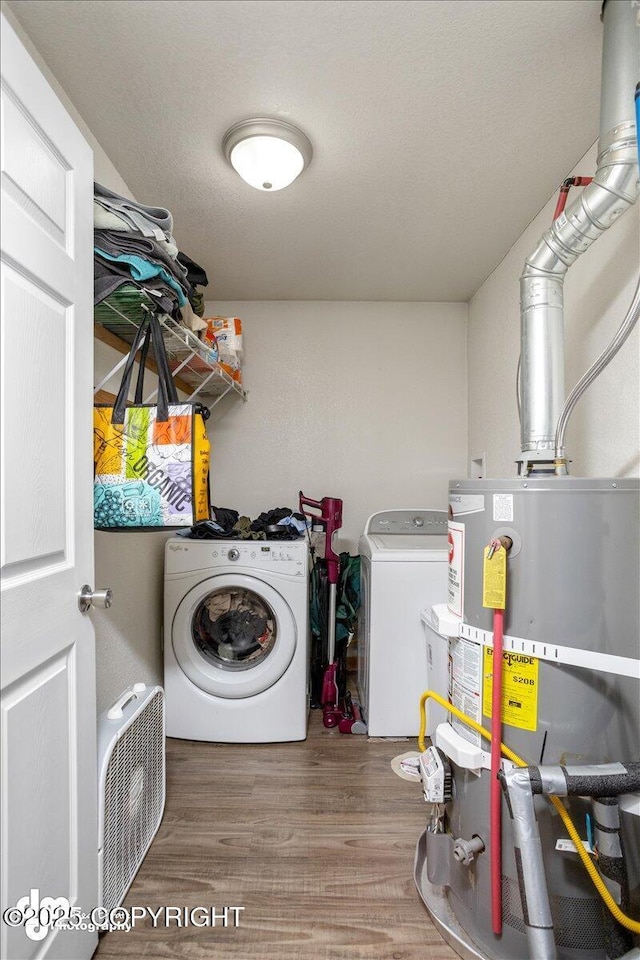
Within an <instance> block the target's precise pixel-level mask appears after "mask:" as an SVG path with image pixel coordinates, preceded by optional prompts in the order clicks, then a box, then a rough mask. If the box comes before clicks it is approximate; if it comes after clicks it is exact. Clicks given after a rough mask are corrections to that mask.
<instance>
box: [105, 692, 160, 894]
mask: <svg viewBox="0 0 640 960" xmlns="http://www.w3.org/2000/svg"><path fill="white" fill-rule="evenodd" d="M164 756H165V754H164V694H163V692H162V691H161V690H159V691H158V692H157V693H156V694H154V696H153V697H151V698H150V699H149V701H148V702H147V704H146V705H145V706H144V709H142V710H141V711H140V712H139V713H138V715H137V716H136V717H135V719H134V720H133V722H132V723H131V724H130V726H129V727H128V728H127V730H126V731H125V732H124V734H123V735H122V736H121V737H120V739H119V740H118V741H117V742H116V744H115V747H114V749H113V752H112V754H111V756H110V758H109V765H108V767H107V773H106V780H105V792H104V860H103V887H102V891H103V892H102V905H103V906H104V907H106V908H107V909H108V910H111V909H112V908H113V907H116V906H118V905H119V904H121V903H122V901H123V899H124V896H125V894H126V892H127V890H128V889H129V887H130V885H131V882H132V880H133V878H134V877H135V875H136V872H137V870H138V868H139V866H140V864H141V863H142V860H143V858H144V855H145V853H146V852H147V850H148V848H149V844H150V843H151V841H152V839H153V837H154V836H155V833H156V831H157V829H158V827H159V825H160V821H161V819H162V811H163V809H164V784H165V763H164Z"/></svg>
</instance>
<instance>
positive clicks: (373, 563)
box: [358, 510, 448, 737]
mask: <svg viewBox="0 0 640 960" xmlns="http://www.w3.org/2000/svg"><path fill="white" fill-rule="evenodd" d="M447 520H448V517H447V513H446V512H445V511H443V510H384V511H382V512H380V513H374V514H373V515H372V516H371V517H369V519H368V520H367V523H366V526H365V531H364V534H363V535H362V537H361V538H360V542H359V553H360V558H361V563H360V586H361V598H360V604H361V605H360V621H359V625H358V692H359V695H360V703H361V707H362V712H363V714H364V719H365V721H366V723H367V730H368V732H369V735H370V736H372V737H413V736H417V734H418V730H419V726H420V712H419V699H420V694H421V693H423V691H424V690H425V689H426V686H427V679H428V660H427V642H426V637H425V631H424V626H423V623H422V620H421V616H420V615H421V612H422V611H423V610H424V608H425V607H430V606H431V605H433V604H435V603H438V602H439V601H440V600H442V597H443V596H446V590H447V571H448V551H447Z"/></svg>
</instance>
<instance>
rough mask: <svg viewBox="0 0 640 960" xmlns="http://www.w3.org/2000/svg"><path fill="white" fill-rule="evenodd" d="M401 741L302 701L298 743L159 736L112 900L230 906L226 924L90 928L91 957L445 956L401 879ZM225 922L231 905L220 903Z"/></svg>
mask: <svg viewBox="0 0 640 960" xmlns="http://www.w3.org/2000/svg"><path fill="white" fill-rule="evenodd" d="M413 748H414V742H411V741H407V742H392V741H384V740H375V741H371V742H369V741H368V740H367V738H366V737H357V736H342V735H341V734H339V733H338V732H337V731H333V730H331V731H328V730H325V729H324V728H323V726H322V716H321V714H320V712H319V711H312V713H311V722H310V730H309V736H308V738H307V740H306V741H305V742H303V743H291V744H263V745H256V746H253V745H238V746H233V745H225V744H209V743H197V742H193V741H182V740H168V741H167V803H166V810H165V815H164V820H163V822H162V825H161V827H160V829H159V831H158V834H157V836H156V838H155V840H154V842H153V844H152V845H151V848H150V850H149V853H148V854H147V857H146V859H145V861H144V863H143V865H142V867H141V869H140V872H139V873H138V876H137V877H136V879H135V881H134V883H133V885H132V887H131V890H130V891H129V894H128V896H127V898H126V900H125V904H124V905H125V906H127V907H133V906H149V907H152V908H158V907H163V906H177V907H188V908H192V907H206V908H211V907H212V906H215V907H216V911H217V912H218V914H220V913H221V912H222V911H223V908H224V907H225V906H230V907H232V906H242V907H244V910H243V911H241V912H240V913H239V914H238V915H239V918H240V919H239V926H238V927H236V928H234V927H233V926H231V925H229V926H227V927H226V928H224V927H223V926H216V927H215V928H212V927H195V926H187V927H178V926H176V925H175V924H174V925H171V926H169V927H165V926H158V927H157V928H156V929H154V928H153V927H152V925H151V921H150V920H149V919H148V918H145V920H144V922H143V923H142V924H141V925H136V926H135V928H134V929H132V930H130V931H129V932H125V931H122V932H121V931H114V932H112V933H108V934H104V935H103V936H102V938H101V941H100V945H99V947H98V951H97V953H96V954H95V956H96V957H97V958H99V960H121V958H124V957H148V958H152V960H165V958H166V960H174V958H185V960H201V958H208V957H219V958H224V960H227V958H229V960H234V958H237V960H247V958H249V957H250V958H251V960H280V958H283V957H286V958H291V960H456V957H457V955H456V954H455V953H454V952H453V951H452V950H451V948H450V947H448V946H447V944H446V943H445V942H444V941H443V940H442V938H441V936H440V934H439V933H438V932H437V931H436V930H435V928H434V927H433V925H432V923H431V921H430V919H429V915H428V913H427V911H426V910H425V908H424V906H423V904H422V901H421V900H420V898H419V896H418V894H417V892H416V889H415V887H414V883H413V853H414V848H415V844H416V840H417V838H418V835H419V833H420V832H421V830H422V829H423V827H424V819H425V812H426V811H425V805H424V803H423V800H422V794H421V790H420V785H419V784H418V783H412V782H408V781H406V780H401V779H400V778H399V777H397V776H396V775H395V774H394V773H393V771H392V770H391V766H390V761H391V759H392V758H393V757H395V756H397V755H398V754H400V753H404V752H405V751H406V750H410V749H413ZM228 916H229V923H230V924H231V922H232V917H233V914H232V913H230V914H228Z"/></svg>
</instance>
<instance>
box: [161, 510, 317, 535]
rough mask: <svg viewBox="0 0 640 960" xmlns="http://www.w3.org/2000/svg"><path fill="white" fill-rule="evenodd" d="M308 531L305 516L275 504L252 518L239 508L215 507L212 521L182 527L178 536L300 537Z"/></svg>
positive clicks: (212, 511) (202, 521) (212, 512)
mask: <svg viewBox="0 0 640 960" xmlns="http://www.w3.org/2000/svg"><path fill="white" fill-rule="evenodd" d="M306 530H307V520H306V519H305V517H304V516H303V515H302V514H301V513H295V512H294V511H293V510H292V509H291V508H290V507H275V508H274V509H273V510H267V511H266V512H264V513H261V514H260V516H259V517H257V518H256V519H255V520H251V518H250V517H241V516H240V514H239V513H238V511H237V510H230V509H229V508H227V507H213V506H212V507H211V519H210V520H201V521H200V522H199V523H196V524H195V525H194V526H193V527H190V528H189V529H188V530H180V531H178V536H180V537H189V539H190V540H299V539H300V538H301V537H303V536H304V535H305V532H306Z"/></svg>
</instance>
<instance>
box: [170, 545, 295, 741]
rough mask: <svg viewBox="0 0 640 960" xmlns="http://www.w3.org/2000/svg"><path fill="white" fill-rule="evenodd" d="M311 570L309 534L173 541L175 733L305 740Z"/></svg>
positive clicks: (172, 692)
mask: <svg viewBox="0 0 640 960" xmlns="http://www.w3.org/2000/svg"><path fill="white" fill-rule="evenodd" d="M308 578H309V570H308V556H307V544H306V543H305V541H304V540H299V541H282V540H278V541H275V540H272V541H264V540H249V541H243V540H188V539H183V538H181V537H174V538H172V539H170V540H167V544H166V548H165V580H164V667H165V678H164V687H165V700H166V730H167V736H169V737H181V738H183V739H187V740H209V741H215V742H221V743H275V742H279V741H287V740H304V739H305V737H306V735H307V720H308V710H309V627H308V622H309V612H308V611H309V607H308Z"/></svg>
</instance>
